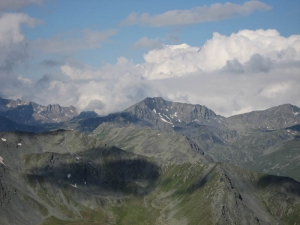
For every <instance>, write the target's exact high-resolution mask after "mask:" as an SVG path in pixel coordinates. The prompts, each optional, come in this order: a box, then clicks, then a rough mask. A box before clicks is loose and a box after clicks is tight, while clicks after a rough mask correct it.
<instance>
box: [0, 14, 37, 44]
mask: <svg viewBox="0 0 300 225" xmlns="http://www.w3.org/2000/svg"><path fill="white" fill-rule="evenodd" d="M40 23H41V21H40V20H38V19H35V18H32V17H30V16H28V15H27V14H24V13H3V14H2V15H1V17H0V45H8V44H16V43H19V42H21V41H23V40H24V34H23V33H22V32H21V25H27V26H28V27H31V28H33V27H35V26H37V25H38V24H40Z"/></svg>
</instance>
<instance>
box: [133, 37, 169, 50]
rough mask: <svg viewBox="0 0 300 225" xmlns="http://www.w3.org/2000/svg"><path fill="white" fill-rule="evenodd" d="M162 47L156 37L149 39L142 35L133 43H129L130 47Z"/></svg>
mask: <svg viewBox="0 0 300 225" xmlns="http://www.w3.org/2000/svg"><path fill="white" fill-rule="evenodd" d="M161 48H163V44H162V43H160V41H159V40H158V39H149V38H147V37H142V38H141V39H139V40H138V41H137V42H135V43H134V44H133V45H131V49H161Z"/></svg>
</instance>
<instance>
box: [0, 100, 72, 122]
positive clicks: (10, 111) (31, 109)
mask: <svg viewBox="0 0 300 225" xmlns="http://www.w3.org/2000/svg"><path fill="white" fill-rule="evenodd" d="M77 115H78V113H77V111H76V108H75V107H74V106H70V107H61V106H60V105H58V104H54V105H51V104H50V105H48V106H42V105H39V104H37V103H34V102H26V101H22V100H10V99H2V98H0V116H3V117H5V118H7V119H10V120H12V121H14V122H16V123H19V124H26V125H34V126H35V125H42V124H45V123H59V122H66V121H69V120H71V119H72V118H73V117H74V116H77Z"/></svg>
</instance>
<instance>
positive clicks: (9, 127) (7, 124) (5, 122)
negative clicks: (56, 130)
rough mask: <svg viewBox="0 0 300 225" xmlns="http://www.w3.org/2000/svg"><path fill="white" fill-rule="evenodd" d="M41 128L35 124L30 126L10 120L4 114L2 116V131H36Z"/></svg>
mask: <svg viewBox="0 0 300 225" xmlns="http://www.w3.org/2000/svg"><path fill="white" fill-rule="evenodd" d="M38 130H39V128H37V127H35V126H28V125H25V124H19V123H16V122H14V121H12V120H9V119H7V118H5V117H3V116H0V132H9V131H28V132H36V131H38Z"/></svg>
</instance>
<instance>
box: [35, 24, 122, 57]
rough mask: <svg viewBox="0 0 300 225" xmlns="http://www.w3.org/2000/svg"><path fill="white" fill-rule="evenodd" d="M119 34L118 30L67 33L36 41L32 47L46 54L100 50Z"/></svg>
mask: <svg viewBox="0 0 300 225" xmlns="http://www.w3.org/2000/svg"><path fill="white" fill-rule="evenodd" d="M117 33H118V31H117V30H116V29H112V30H101V31H98V30H83V31H67V32H64V33H60V34H57V35H55V36H53V37H51V38H48V39H37V40H34V41H33V42H32V45H33V46H35V48H36V49H39V50H42V51H44V52H46V53H69V52H74V51H77V50H80V49H93V48H99V47H101V46H102V44H103V43H105V42H109V41H110V39H109V38H110V37H112V36H114V35H116V34H117Z"/></svg>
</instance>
